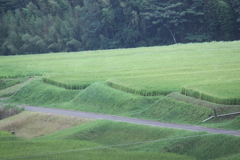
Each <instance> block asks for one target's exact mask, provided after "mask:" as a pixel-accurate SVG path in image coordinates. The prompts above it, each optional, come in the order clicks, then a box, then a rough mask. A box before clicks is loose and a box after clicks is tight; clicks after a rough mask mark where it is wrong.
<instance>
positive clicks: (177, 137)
mask: <svg viewBox="0 0 240 160" xmlns="http://www.w3.org/2000/svg"><path fill="white" fill-rule="evenodd" d="M25 113H26V112H25ZM27 114H29V112H28V113H27ZM44 115H47V114H42V115H39V116H43V117H42V119H39V121H40V122H39V123H41V122H43V121H48V122H49V123H50V122H51V121H52V120H51V119H46V118H44ZM21 119H22V118H21V117H15V118H14V117H12V118H9V119H5V120H3V121H8V122H11V123H13V122H17V121H19V120H21ZM59 120H60V121H61V119H58V120H57V121H59ZM65 122H66V123H69V122H68V121H65ZM28 123H32V124H35V121H34V120H32V121H31V120H30V121H29V122H28ZM0 126H1V124H0ZM25 132H27V131H26V130H25ZM0 141H1V143H0V149H1V150H0V159H5V158H13V157H18V158H17V159H79V158H81V159H89V158H93V159H116V160H118V159H122V158H123V157H124V159H133V160H135V159H163V160H183V159H184V160H193V159H199V160H206V159H212V160H215V159H216V160H218V159H221V158H222V159H226V160H231V159H234V158H235V159H238V158H240V157H239V155H240V138H239V137H236V136H229V135H218V134H207V135H206V132H191V131H186V130H176V129H167V128H159V127H151V126H144V125H137V124H131V123H125V122H113V121H108V120H97V121H92V122H88V123H84V124H81V125H79V126H75V127H71V128H68V129H64V130H60V131H57V132H54V133H51V134H47V135H45V136H41V137H38V138H34V139H30V140H23V139H20V138H17V137H15V136H13V135H11V134H10V133H8V132H2V131H0ZM139 142H140V143H139ZM112 145H116V146H112ZM105 146H107V147H105ZM96 147H97V148H96ZM99 147H100V148H99ZM88 148H89V149H88ZM32 155H34V156H32Z"/></svg>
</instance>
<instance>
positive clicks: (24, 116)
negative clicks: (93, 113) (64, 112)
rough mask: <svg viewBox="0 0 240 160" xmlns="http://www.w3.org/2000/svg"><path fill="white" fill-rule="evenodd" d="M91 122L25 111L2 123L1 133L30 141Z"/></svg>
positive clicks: (83, 119)
mask: <svg viewBox="0 0 240 160" xmlns="http://www.w3.org/2000/svg"><path fill="white" fill-rule="evenodd" d="M91 121H92V120H90V119H86V118H79V117H71V116H61V115H54V114H46V113H35V112H28V111H25V112H22V113H20V114H18V115H16V116H13V117H9V118H8V119H4V120H2V121H0V131H1V130H2V131H8V132H14V133H15V135H16V136H18V137H21V138H24V139H30V138H34V137H39V136H43V135H46V134H50V133H53V132H56V131H59V130H63V129H67V128H71V127H74V126H77V125H81V124H83V123H87V122H91Z"/></svg>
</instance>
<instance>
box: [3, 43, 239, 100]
mask: <svg viewBox="0 0 240 160" xmlns="http://www.w3.org/2000/svg"><path fill="white" fill-rule="evenodd" d="M239 43H240V41H234V42H211V43H201V44H200V43H196V44H184V45H183V44H178V45H172V46H163V47H142V48H135V49H116V50H107V51H89V52H78V53H68V54H67V53H59V54H45V55H26V56H8V57H1V58H0V62H1V66H2V70H0V74H1V75H2V76H5V77H10V76H17V75H22V76H26V75H31V74H40V75H44V82H47V83H49V84H54V85H57V86H61V87H64V88H67V89H84V88H86V87H87V86H89V85H90V84H92V83H95V82H100V81H101V82H102V81H108V84H109V85H110V86H113V87H114V88H117V89H121V90H124V91H127V92H131V93H135V94H140V95H144V96H154V95H159V94H161V95H166V94H169V93H171V92H181V88H182V86H188V85H200V84H206V85H208V84H209V85H211V84H213V83H215V82H227V81H233V80H239V79H240V77H239V75H240V74H239V73H240V71H239V63H238V59H239V58H240V57H239V55H240V54H239V52H240V49H239V46H240V45H239ZM26 62H27V63H26ZM236 85H237V84H233V86H236ZM217 87H218V86H217ZM212 89H213V90H215V91H216V94H217V95H220V94H221V93H220V91H218V89H217V88H216V89H215V87H212ZM228 91H229V89H228V88H225V89H224V92H228ZM229 95H230V96H232V93H231V92H229ZM233 97H234V96H233ZM237 98H239V97H237Z"/></svg>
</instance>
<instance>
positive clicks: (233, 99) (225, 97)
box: [182, 80, 240, 105]
mask: <svg viewBox="0 0 240 160" xmlns="http://www.w3.org/2000/svg"><path fill="white" fill-rule="evenodd" d="M239 84H240V81H239V80H236V81H230V82H229V81H228V82H216V83H210V84H204V85H189V86H184V87H182V93H183V94H185V95H187V96H192V97H195V98H199V99H202V100H206V101H210V102H214V103H220V104H227V105H239V104H240V97H239V93H240V85H239Z"/></svg>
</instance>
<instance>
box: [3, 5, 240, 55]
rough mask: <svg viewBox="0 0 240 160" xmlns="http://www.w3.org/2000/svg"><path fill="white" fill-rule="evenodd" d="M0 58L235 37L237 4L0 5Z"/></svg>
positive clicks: (239, 23)
mask: <svg viewBox="0 0 240 160" xmlns="http://www.w3.org/2000/svg"><path fill="white" fill-rule="evenodd" d="M0 10H1V12H0V55H15V54H34V53H47V52H69V51H80V50H94V49H110V48H126V47H138V46H152V45H166V44H174V43H188V42H204V41H221V40H224V41H231V40H238V39H239V38H240V2H239V0H161V1H159V0H78V1H76V0H35V1H32V0H21V1H19V0H0Z"/></svg>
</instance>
